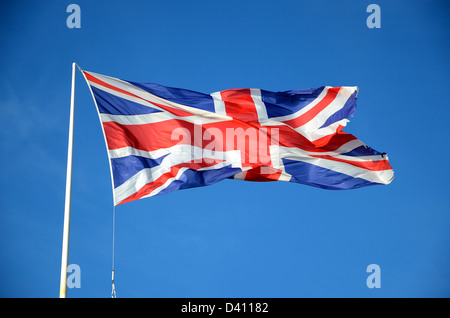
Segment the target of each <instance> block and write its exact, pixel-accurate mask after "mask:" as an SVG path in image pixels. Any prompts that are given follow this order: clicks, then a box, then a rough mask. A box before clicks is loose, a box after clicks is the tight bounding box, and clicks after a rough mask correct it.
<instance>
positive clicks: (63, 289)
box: [59, 63, 76, 298]
mask: <svg viewBox="0 0 450 318" xmlns="http://www.w3.org/2000/svg"><path fill="white" fill-rule="evenodd" d="M75 66H76V63H72V86H71V93H70V118H69V142H68V148H67V173H66V198H65V205H64V230H63V243H62V255H61V278H60V286H59V297H60V298H66V297H67V265H68V260H69V232H70V201H71V195H72V158H73V122H74V108H75Z"/></svg>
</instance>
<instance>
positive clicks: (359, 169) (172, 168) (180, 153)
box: [82, 71, 394, 205]
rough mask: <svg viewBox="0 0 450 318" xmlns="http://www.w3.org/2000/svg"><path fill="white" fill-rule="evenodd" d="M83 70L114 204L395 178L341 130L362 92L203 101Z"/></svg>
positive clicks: (257, 94) (256, 94) (230, 93)
mask: <svg viewBox="0 0 450 318" xmlns="http://www.w3.org/2000/svg"><path fill="white" fill-rule="evenodd" d="M82 72H83V74H84V76H85V79H86V81H87V83H88V85H89V88H90V90H91V93H92V96H93V98H94V102H95V104H96V107H97V110H98V114H99V118H100V121H101V124H102V128H103V133H104V137H105V141H106V145H107V150H108V157H109V162H110V168H111V176H112V182H113V188H114V191H113V196H114V204H115V205H118V204H122V203H125V202H129V201H133V200H137V199H141V198H145V197H150V196H154V195H158V194H163V193H168V192H172V191H175V190H180V189H187V188H192V187H201V186H207V185H211V184H214V183H216V182H219V181H221V180H224V179H227V178H229V179H240V180H247V181H289V182H296V183H302V184H307V185H311V186H316V187H320V188H324V189H354V188H359V187H363V186H369V185H374V184H389V183H390V182H391V181H392V180H393V177H394V173H393V170H392V168H391V166H390V165H389V161H388V158H387V155H386V154H385V153H380V152H378V151H376V150H374V149H372V148H370V147H368V146H366V145H365V144H364V143H362V142H361V141H360V140H358V139H357V138H356V137H355V136H353V135H351V134H348V133H345V132H343V131H342V128H343V127H344V126H345V125H346V124H347V122H348V119H347V118H349V117H351V116H353V115H354V113H355V111H356V95H357V93H358V88H357V87H348V86H342V87H330V86H324V87H319V88H311V89H299V90H290V91H283V92H271V91H266V90H262V89H229V90H224V91H220V92H215V93H212V94H204V93H200V92H195V91H191V90H186V89H180V88H172V87H165V86H162V85H158V84H152V83H136V82H131V81H125V80H120V79H117V78H113V77H109V76H105V75H100V74H96V73H93V72H88V71H82Z"/></svg>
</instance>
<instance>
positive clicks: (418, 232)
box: [0, 0, 450, 297]
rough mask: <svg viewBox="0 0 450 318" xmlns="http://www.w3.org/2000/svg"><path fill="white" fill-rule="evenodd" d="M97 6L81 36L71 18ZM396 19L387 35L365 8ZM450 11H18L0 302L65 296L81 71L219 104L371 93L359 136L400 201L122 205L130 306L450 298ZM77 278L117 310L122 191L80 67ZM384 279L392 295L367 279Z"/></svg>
mask: <svg viewBox="0 0 450 318" xmlns="http://www.w3.org/2000/svg"><path fill="white" fill-rule="evenodd" d="M71 3H76V4H78V5H79V6H80V8H81V28H80V29H69V28H67V26H66V19H67V17H68V15H69V13H67V12H66V8H67V6H68V5H69V4H71ZM370 3H377V4H378V5H379V6H380V8H381V28H380V29H369V28H368V27H367V26H366V19H367V17H368V15H369V13H366V8H367V6H368V5H369V4H370ZM448 10H449V5H448V4H447V2H446V1H425V0H423V1H414V2H406V1H399V0H397V1H376V2H375V1H341V0H340V1H294V0H291V1H287V0H281V1H226V2H225V1H216V0H211V1H123V0H120V1H9V2H8V1H3V2H2V3H1V5H0V37H1V41H0V43H1V44H0V47H1V50H0V69H1V71H0V110H1V115H0V127H1V128H2V129H0V140H1V148H0V149H1V150H0V151H1V156H0V164H1V166H2V167H3V169H2V172H1V174H2V178H1V179H0V193H1V194H0V198H1V200H0V281H1V284H0V297H58V295H59V275H60V262H61V246H62V227H63V213H64V191H65V169H66V156H67V136H68V123H69V101H70V80H71V63H72V62H77V63H78V64H79V65H80V67H82V68H83V69H86V70H89V71H93V72H97V73H101V74H105V75H110V76H114V77H118V78H123V79H128V80H132V81H137V82H154V83H159V84H162V85H166V86H173V87H181V88H187V89H191V90H197V91H201V92H205V93H210V92H214V91H219V90H223V89H228V88H247V87H252V88H262V89H266V90H271V91H279V90H289V89H300V88H309V87H318V86H322V85H331V86H341V85H348V86H352V85H357V86H359V89H360V91H359V95H358V111H357V113H356V115H355V116H354V117H353V118H352V119H351V121H350V123H349V124H348V125H347V127H346V128H345V129H344V130H345V131H347V132H349V133H352V134H354V135H355V136H356V137H358V138H359V139H361V140H362V141H364V142H365V143H367V144H368V145H370V146H371V147H373V148H374V149H376V150H379V151H383V152H387V153H388V154H389V158H390V163H391V165H392V167H393V168H394V171H395V180H394V181H393V182H392V183H391V184H390V185H387V186H375V187H368V188H362V189H357V190H350V191H328V190H322V189H318V188H312V187H308V186H304V185H299V184H293V183H287V182H271V183H253V182H242V181H233V180H226V181H223V182H221V183H218V184H216V185H213V186H210V187H203V188H196V189H189V190H182V191H177V192H173V193H170V194H165V195H161V196H156V197H153V198H148V199H143V200H138V201H135V202H131V203H127V204H124V205H120V206H118V207H117V208H116V249H115V257H116V258H115V269H116V288H117V294H118V296H119V297H449V296H450V272H449V271H448V268H449V267H450V249H449V243H450V232H449V228H450V215H449V212H450V202H449V201H450V199H449V194H450V193H449V183H448V180H449V178H450V174H449V168H448V166H447V162H448V159H447V158H448V157H449V155H450V150H449V147H448V139H449V137H450V129H449V125H448V123H447V119H448V117H449V116H450V107H449V102H448V92H449V87H450V75H449V74H450V60H449V56H450V45H449V41H448V38H449V31H450V26H449V22H448V19H447V15H448ZM76 77H77V78H76V109H75V137H74V165H73V191H72V219H71V237H70V257H69V263H70V264H78V265H79V266H80V268H81V288H79V289H69V290H68V297H109V295H110V292H111V254H112V246H111V241H112V191H111V179H110V173H109V166H108V161H107V153H106V148H105V144H104V140H103V135H102V132H101V128H100V124H99V122H98V116H97V113H96V110H95V106H94V102H93V100H92V97H91V95H90V92H89V89H88V87H87V85H86V83H85V81H84V79H83V78H82V76H81V73H79V72H78V71H77V74H76ZM369 264H378V265H379V266H380V268H381V288H379V289H369V288H368V287H367V286H366V278H367V277H368V275H369V273H366V268H367V266H368V265H369Z"/></svg>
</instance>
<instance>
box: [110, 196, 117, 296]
mask: <svg viewBox="0 0 450 318" xmlns="http://www.w3.org/2000/svg"><path fill="white" fill-rule="evenodd" d="M112 227H113V229H112V272H111V284H112V290H111V298H116V297H117V296H116V286H115V285H114V241H115V236H116V233H115V232H116V231H115V230H116V206H115V205H113V222H112Z"/></svg>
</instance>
